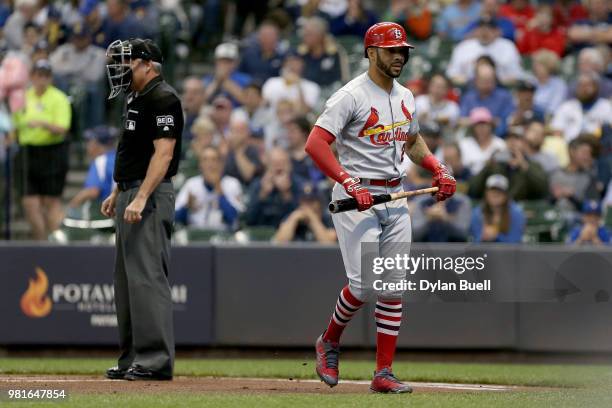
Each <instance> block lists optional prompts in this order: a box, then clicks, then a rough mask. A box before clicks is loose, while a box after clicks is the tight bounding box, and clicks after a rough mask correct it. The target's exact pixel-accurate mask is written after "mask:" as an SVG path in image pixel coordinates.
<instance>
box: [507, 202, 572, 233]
mask: <svg viewBox="0 0 612 408" xmlns="http://www.w3.org/2000/svg"><path fill="white" fill-rule="evenodd" d="M518 204H519V205H520V206H521V207H522V208H523V212H524V214H525V219H526V225H525V235H524V239H523V240H524V242H559V241H562V239H563V234H562V232H563V220H562V218H561V216H560V214H559V211H558V210H557V209H555V208H554V207H553V206H551V205H550V203H549V202H548V201H546V200H529V201H521V202H519V203H518Z"/></svg>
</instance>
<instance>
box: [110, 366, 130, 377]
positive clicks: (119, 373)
mask: <svg viewBox="0 0 612 408" xmlns="http://www.w3.org/2000/svg"><path fill="white" fill-rule="evenodd" d="M125 373H127V370H122V369H120V368H119V367H117V366H115V367H111V368H109V369H108V370H106V375H105V376H106V378H108V379H109V380H125Z"/></svg>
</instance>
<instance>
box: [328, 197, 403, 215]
mask: <svg viewBox="0 0 612 408" xmlns="http://www.w3.org/2000/svg"><path fill="white" fill-rule="evenodd" d="M372 201H374V205H376V204H382V203H387V202H389V201H391V195H390V194H377V195H373V196H372ZM356 209H357V200H355V199H354V198H344V199H342V200H336V201H332V202H331V203H329V212H330V213H332V214H338V213H341V212H345V211H351V210H356Z"/></svg>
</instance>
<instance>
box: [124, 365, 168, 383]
mask: <svg viewBox="0 0 612 408" xmlns="http://www.w3.org/2000/svg"><path fill="white" fill-rule="evenodd" d="M124 378H125V379H126V380H128V381H170V380H172V376H171V375H166V374H161V373H158V372H156V371H151V370H149V369H146V368H144V367H141V366H138V365H136V366H132V367H130V368H129V369H128V370H127V372H126V373H125V376H124Z"/></svg>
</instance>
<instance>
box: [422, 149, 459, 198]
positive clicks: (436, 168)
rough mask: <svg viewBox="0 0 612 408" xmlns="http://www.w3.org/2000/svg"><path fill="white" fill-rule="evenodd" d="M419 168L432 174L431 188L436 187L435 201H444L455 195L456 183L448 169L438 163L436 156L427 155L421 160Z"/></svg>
mask: <svg viewBox="0 0 612 408" xmlns="http://www.w3.org/2000/svg"><path fill="white" fill-rule="evenodd" d="M421 166H422V167H423V168H425V169H427V170H429V171H431V172H432V173H433V182H432V183H431V186H432V187H438V192H437V193H436V200H438V201H444V200H446V199H447V198H449V197H451V196H452V195H453V194H455V190H457V181H455V178H454V177H453V175H452V174H451V173H450V171H449V170H448V168H447V167H446V166H445V165H443V164H442V163H440V162H439V161H438V159H436V156H434V155H433V154H429V155H427V156H425V158H423V161H422V162H421Z"/></svg>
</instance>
